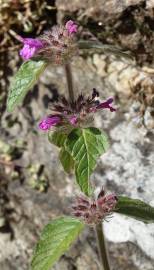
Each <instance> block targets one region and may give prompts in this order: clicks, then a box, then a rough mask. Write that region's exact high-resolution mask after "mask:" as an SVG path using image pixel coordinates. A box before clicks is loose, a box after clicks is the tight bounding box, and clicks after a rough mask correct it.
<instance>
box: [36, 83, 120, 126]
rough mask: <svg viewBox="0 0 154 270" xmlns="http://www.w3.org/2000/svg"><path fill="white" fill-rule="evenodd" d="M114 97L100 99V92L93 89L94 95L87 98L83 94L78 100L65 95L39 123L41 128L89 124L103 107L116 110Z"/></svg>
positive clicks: (112, 110)
mask: <svg viewBox="0 0 154 270" xmlns="http://www.w3.org/2000/svg"><path fill="white" fill-rule="evenodd" d="M112 102H113V98H109V99H107V100H106V101H104V102H101V101H100V100H99V93H98V92H97V91H96V89H95V88H94V89H93V92H92V96H91V97H88V98H86V97H85V96H83V95H82V94H81V95H79V97H78V98H77V100H75V101H74V102H69V101H68V100H67V99H66V98H65V97H61V98H60V101H59V102H58V104H56V105H54V106H53V108H51V110H52V114H50V115H48V116H47V117H45V118H44V119H43V120H42V121H41V122H40V124H39V127H40V129H42V130H49V129H50V128H51V127H53V126H56V127H60V126H68V125H71V126H73V127H84V126H86V125H89V123H90V121H92V120H93V116H94V113H96V112H98V111H99V110H101V109H109V110H110V111H111V112H114V111H116V109H115V108H113V107H112V106H111V103H112Z"/></svg>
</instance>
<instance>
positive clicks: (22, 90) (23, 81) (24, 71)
mask: <svg viewBox="0 0 154 270" xmlns="http://www.w3.org/2000/svg"><path fill="white" fill-rule="evenodd" d="M46 66H47V63H46V62H45V61H42V60H40V61H31V60H30V61H27V62H24V63H23V64H22V65H21V67H20V68H19V70H18V72H17V73H16V74H15V76H14V78H13V80H12V83H11V87H10V90H9V95H8V100H7V110H8V112H12V111H13V110H14V108H15V106H16V105H18V104H19V103H21V102H22V100H23V99H24V97H25V95H26V94H27V92H28V90H29V89H31V88H32V87H33V85H34V84H35V83H36V81H37V80H38V78H39V76H40V74H41V73H42V72H43V71H44V69H45V68H46Z"/></svg>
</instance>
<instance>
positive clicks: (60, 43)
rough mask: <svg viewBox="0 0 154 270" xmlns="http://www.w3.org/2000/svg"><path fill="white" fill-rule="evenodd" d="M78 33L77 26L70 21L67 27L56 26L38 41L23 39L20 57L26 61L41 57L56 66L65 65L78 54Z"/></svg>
mask: <svg viewBox="0 0 154 270" xmlns="http://www.w3.org/2000/svg"><path fill="white" fill-rule="evenodd" d="M76 32H77V25H76V24H75V23H74V22H73V21H71V20H70V21H68V22H67V23H66V25H65V26H54V27H53V28H52V29H51V30H49V31H46V32H44V34H43V35H41V36H39V37H38V38H37V39H33V38H21V39H20V40H21V42H22V43H23V44H24V47H23V48H22V49H21V51H20V55H21V56H22V58H23V59H24V60H28V59H30V58H32V57H39V58H41V59H44V60H46V61H49V62H52V64H55V65H62V64H65V63H66V62H68V61H69V60H70V59H71V58H72V57H73V56H74V55H76V54H77V53H78V46H77V43H76V40H75V34H76Z"/></svg>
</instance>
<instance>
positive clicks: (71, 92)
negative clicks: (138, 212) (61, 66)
mask: <svg viewBox="0 0 154 270" xmlns="http://www.w3.org/2000/svg"><path fill="white" fill-rule="evenodd" d="M65 72H66V79H67V86H68V93H69V99H70V101H71V102H74V90H73V76H72V70H71V65H70V63H67V64H66V65H65Z"/></svg>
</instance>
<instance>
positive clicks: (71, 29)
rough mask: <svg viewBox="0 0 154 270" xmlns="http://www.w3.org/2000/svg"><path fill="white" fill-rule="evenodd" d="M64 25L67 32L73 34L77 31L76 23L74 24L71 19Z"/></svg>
mask: <svg viewBox="0 0 154 270" xmlns="http://www.w3.org/2000/svg"><path fill="white" fill-rule="evenodd" d="M65 27H66V29H67V31H68V32H69V34H75V33H77V24H75V23H74V22H73V21H72V20H69V21H68V22H67V23H66V24H65Z"/></svg>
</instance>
